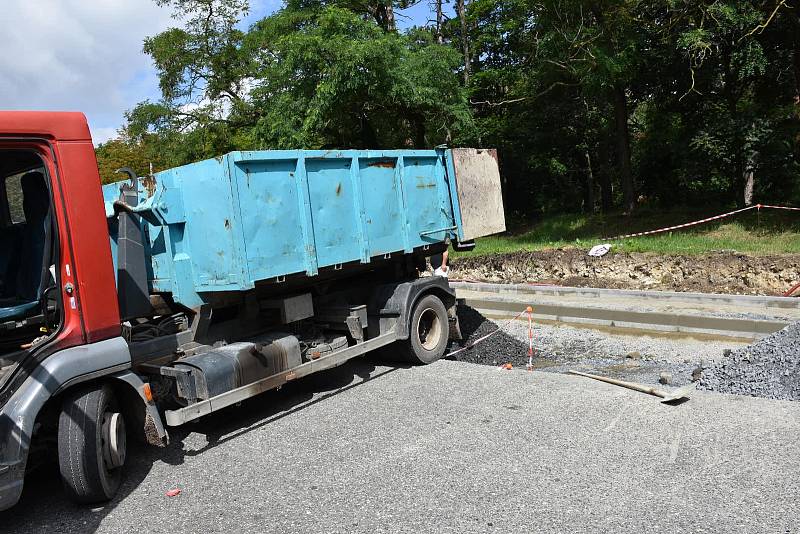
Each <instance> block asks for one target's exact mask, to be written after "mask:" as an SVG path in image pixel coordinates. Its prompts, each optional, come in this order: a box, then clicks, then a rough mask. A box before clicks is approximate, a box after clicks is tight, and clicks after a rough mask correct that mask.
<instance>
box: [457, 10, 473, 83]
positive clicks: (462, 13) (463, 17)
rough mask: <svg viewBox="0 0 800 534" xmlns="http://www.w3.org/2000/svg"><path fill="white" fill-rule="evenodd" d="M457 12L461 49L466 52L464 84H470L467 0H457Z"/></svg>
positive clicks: (470, 65) (470, 63)
mask: <svg viewBox="0 0 800 534" xmlns="http://www.w3.org/2000/svg"><path fill="white" fill-rule="evenodd" d="M456 13H458V19H459V20H460V21H461V49H462V51H463V53H464V84H465V85H468V84H469V79H470V77H471V75H472V59H471V57H470V51H469V33H468V31H467V6H466V0H456Z"/></svg>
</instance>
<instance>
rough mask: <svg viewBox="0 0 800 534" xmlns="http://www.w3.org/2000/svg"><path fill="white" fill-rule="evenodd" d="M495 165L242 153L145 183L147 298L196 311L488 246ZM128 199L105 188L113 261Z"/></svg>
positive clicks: (374, 155) (472, 160)
mask: <svg viewBox="0 0 800 534" xmlns="http://www.w3.org/2000/svg"><path fill="white" fill-rule="evenodd" d="M455 153H456V154H459V152H455ZM490 159H491V158H490ZM491 161H493V162H494V168H492V164H491V162H489V161H488V160H486V159H485V158H482V157H480V155H479V154H478V152H476V155H475V157H473V156H470V155H469V154H467V157H462V156H458V157H456V158H455V159H454V151H450V150H397V151H356V150H347V151H258V152H233V153H230V154H227V155H225V156H221V157H219V158H214V159H210V160H206V161H201V162H198V163H194V164H191V165H186V166H183V167H178V168H175V169H170V170H167V171H164V172H161V173H158V174H156V175H155V176H154V177H148V178H144V179H141V180H140V183H139V204H138V206H136V208H135V210H136V212H137V213H138V214H140V215H141V217H142V225H143V227H144V229H145V231H146V233H147V239H146V249H147V255H148V269H149V273H148V278H149V281H150V289H151V291H153V292H164V293H172V295H173V298H174V300H175V301H176V302H180V303H182V304H184V305H186V306H190V307H193V306H197V305H199V304H201V303H202V302H204V301H205V300H206V297H207V295H208V294H209V293H214V292H220V291H246V290H248V289H251V288H253V287H254V285H255V283H256V282H259V281H265V280H280V279H282V278H283V277H286V276H289V275H293V274H298V273H305V275H307V276H309V277H313V276H316V275H317V273H318V272H319V270H320V269H323V268H327V267H337V268H338V267H339V266H344V265H346V264H349V263H353V262H358V263H370V262H371V261H372V259H373V258H383V257H386V256H387V255H397V254H409V253H412V252H414V251H415V250H417V249H423V248H424V247H426V246H429V245H432V244H436V243H441V242H444V241H446V240H447V239H454V238H458V239H461V240H464V239H471V238H474V237H480V236H482V235H489V234H490V233H494V232H495V231H498V230H497V229H498V228H500V224H499V222H498V217H502V202H500V204H499V209H500V210H501V211H500V212H499V213H500V214H499V215H498V211H497V202H494V203H493V204H491V205H489V206H487V207H485V210H484V218H485V219H486V222H485V223H484V224H483V225H480V224H477V223H476V222H475V221H476V220H477V219H479V218H480V217H481V208H480V205H479V204H478V202H477V193H476V189H477V188H481V187H484V188H495V189H496V190H492V191H488V190H484V193H485V194H486V195H488V196H489V197H491V198H492V199H497V198H500V191H499V175H497V177H495V174H497V172H498V171H497V162H496V160H495V159H491ZM486 173H488V174H490V175H491V176H490V177H482V175H483V174H486ZM495 178H497V179H495ZM461 188H464V191H463V194H462V191H461ZM467 189H469V191H467ZM119 191H120V185H119V184H110V185H107V186H105V187H104V195H105V199H106V201H107V214H108V215H109V229H110V233H111V238H112V249H114V248H115V242H116V235H115V233H116V229H115V223H114V216H113V209H112V208H111V203H113V201H114V200H116V199H117V198H119ZM462 221H464V222H466V225H467V226H466V227H465V226H464V222H462ZM503 227H504V226H503ZM500 231H502V230H500ZM115 257H116V253H115Z"/></svg>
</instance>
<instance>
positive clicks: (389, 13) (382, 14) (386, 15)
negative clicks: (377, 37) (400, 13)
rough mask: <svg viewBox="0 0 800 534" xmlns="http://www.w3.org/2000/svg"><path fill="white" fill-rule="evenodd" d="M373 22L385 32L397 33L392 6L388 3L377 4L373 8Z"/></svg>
mask: <svg viewBox="0 0 800 534" xmlns="http://www.w3.org/2000/svg"><path fill="white" fill-rule="evenodd" d="M374 13H375V22H377V23H378V26H380V27H381V28H383V29H384V30H386V31H387V32H394V31H397V22H396V20H395V17H394V6H393V5H392V4H391V2H389V3H385V4H384V3H383V2H379V3H378V5H377V6H375V11H374Z"/></svg>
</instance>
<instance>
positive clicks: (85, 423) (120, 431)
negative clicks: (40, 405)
mask: <svg viewBox="0 0 800 534" xmlns="http://www.w3.org/2000/svg"><path fill="white" fill-rule="evenodd" d="M126 437H127V436H126V432H125V420H124V418H123V416H122V413H121V412H120V410H119V408H118V403H117V400H116V398H115V397H114V391H113V390H112V389H111V387H110V386H109V385H107V384H106V385H97V386H92V387H88V388H82V389H79V390H76V391H75V392H73V393H71V394H68V396H67V397H66V398H65V399H64V403H63V405H62V409H61V416H60V418H59V421H58V465H59V469H60V470H61V480H62V481H63V483H64V490H65V491H66V492H67V495H68V496H69V498H70V499H72V500H74V501H76V502H78V503H96V502H102V501H107V500H110V499H111V498H113V497H114V495H115V494H116V493H117V490H118V489H119V485H120V482H121V481H122V468H123V466H124V465H125V458H126V455H127V441H126Z"/></svg>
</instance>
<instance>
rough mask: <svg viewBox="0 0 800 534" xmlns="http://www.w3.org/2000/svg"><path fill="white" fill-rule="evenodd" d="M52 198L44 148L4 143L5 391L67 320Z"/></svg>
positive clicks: (0, 223) (0, 319)
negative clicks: (62, 306) (60, 285)
mask: <svg viewBox="0 0 800 534" xmlns="http://www.w3.org/2000/svg"><path fill="white" fill-rule="evenodd" d="M51 199H52V194H51V187H50V170H49V169H48V165H47V164H46V162H45V161H44V160H43V159H42V157H41V155H40V153H39V152H37V151H36V150H33V149H28V148H0V390H1V389H2V388H3V386H4V384H5V382H6V380H7V379H8V378H9V377H10V376H11V375H12V374H13V371H14V369H15V368H16V367H17V366H18V365H19V364H20V363H21V362H22V361H23V360H24V359H25V358H26V357H27V355H29V354H30V353H31V352H33V351H34V350H35V349H37V348H39V347H41V346H43V345H44V344H45V342H46V340H47V339H48V338H49V336H50V334H52V333H53V332H55V331H57V330H58V327H59V324H60V322H61V313H60V304H59V298H58V294H59V291H57V290H55V289H56V288H57V287H58V286H57V284H56V276H57V269H56V266H55V258H56V250H57V232H56V231H55V221H54V218H53V209H52V201H51Z"/></svg>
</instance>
